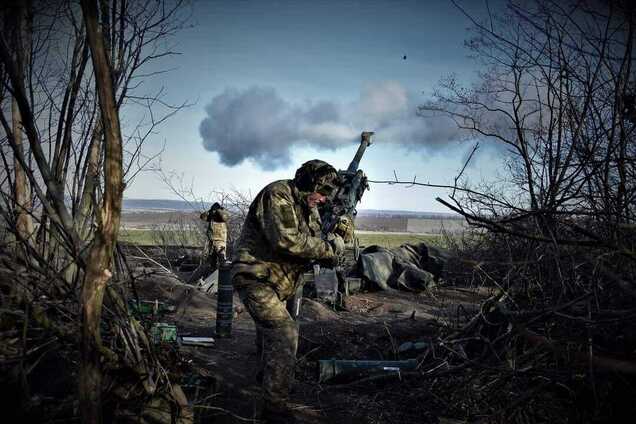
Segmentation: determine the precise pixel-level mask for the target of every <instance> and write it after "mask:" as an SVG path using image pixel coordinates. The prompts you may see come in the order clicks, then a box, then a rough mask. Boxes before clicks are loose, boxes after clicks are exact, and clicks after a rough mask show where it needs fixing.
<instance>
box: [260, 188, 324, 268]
mask: <svg viewBox="0 0 636 424" xmlns="http://www.w3.org/2000/svg"><path fill="white" fill-rule="evenodd" d="M263 202H264V205H263V206H264V214H263V223H262V224H263V230H264V232H265V234H266V236H267V239H268V240H269V241H270V242H271V244H272V246H273V247H274V249H276V250H277V251H278V252H280V253H284V254H287V255H290V256H294V257H297V258H304V259H332V258H333V257H334V252H333V249H332V247H331V245H330V244H329V242H327V241H325V240H323V239H321V238H320V237H313V236H312V235H311V234H309V233H307V232H303V231H301V230H300V229H299V219H301V218H300V217H297V216H296V212H295V210H296V208H295V207H294V200H293V198H291V196H290V195H289V194H288V193H285V192H283V191H274V192H272V193H270V195H269V196H266V197H265V198H264V199H263Z"/></svg>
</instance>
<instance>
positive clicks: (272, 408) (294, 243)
mask: <svg viewBox="0 0 636 424" xmlns="http://www.w3.org/2000/svg"><path fill="white" fill-rule="evenodd" d="M338 183H339V178H338V174H337V172H336V170H335V169H334V168H333V167H332V166H331V165H329V164H327V163H326V162H323V161H320V160H311V161H309V162H306V163H305V164H303V165H302V166H301V167H300V168H299V169H298V170H297V171H296V175H295V177H294V179H293V180H281V181H275V182H273V183H271V184H269V185H268V186H266V187H265V188H264V189H263V190H262V191H261V192H260V193H259V194H258V195H257V196H256V198H255V199H254V201H253V202H252V204H251V206H250V209H249V212H248V215H247V218H246V220H245V224H244V225H243V230H242V232H241V236H240V238H239V240H238V243H237V247H236V250H235V253H234V257H233V266H232V276H233V284H234V287H235V288H236V289H237V290H238V293H239V295H240V297H241V300H242V301H243V303H244V304H245V307H246V309H247V311H248V312H249V314H250V315H251V316H252V318H253V319H254V322H255V323H256V343H257V354H258V356H259V359H260V366H261V370H260V373H259V374H260V376H261V377H262V384H263V401H264V405H263V415H262V418H263V419H264V420H265V422H292V421H293V417H292V414H291V412H290V411H289V408H288V404H287V402H288V396H289V389H290V387H291V384H292V382H293V376H294V365H295V361H296V349H297V347H298V326H297V324H296V322H295V321H294V320H293V319H292V317H291V316H290V314H289V312H288V311H287V309H286V307H285V303H286V300H287V299H289V298H290V297H291V296H293V295H294V293H295V292H296V290H297V288H298V287H299V285H300V284H302V275H303V272H304V271H305V270H306V269H307V267H308V265H309V264H310V262H311V261H312V260H317V261H319V262H322V263H324V264H329V265H333V264H334V262H335V261H336V258H337V257H338V256H339V255H340V254H342V252H343V250H344V241H343V239H342V238H341V237H340V236H338V235H334V236H331V237H330V240H329V241H327V240H323V239H322V238H321V221H320V215H319V213H318V209H317V206H318V205H320V204H323V203H325V202H326V201H327V200H328V198H329V197H330V196H331V195H332V194H333V193H334V191H335V190H336V188H337V185H338Z"/></svg>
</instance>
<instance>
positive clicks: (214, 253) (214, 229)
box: [189, 202, 229, 283]
mask: <svg viewBox="0 0 636 424" xmlns="http://www.w3.org/2000/svg"><path fill="white" fill-rule="evenodd" d="M200 218H201V220H202V221H205V222H207V224H208V226H207V229H206V234H205V235H206V238H207V243H206V246H205V249H204V251H203V256H204V260H203V262H202V263H201V265H199V266H198V267H197V269H196V270H195V271H194V273H192V276H191V277H190V279H189V282H190V283H196V282H197V281H198V280H199V278H205V277H207V276H208V275H210V274H212V273H213V272H214V271H215V270H216V269H218V268H219V266H220V264H221V262H223V261H224V260H225V253H226V245H227V221H228V219H229V215H228V213H227V211H226V210H225V209H224V208H223V206H221V205H220V204H219V203H218V202H215V203H214V204H213V205H212V206H211V207H210V209H209V210H208V211H207V212H203V213H202V214H201V216H200Z"/></svg>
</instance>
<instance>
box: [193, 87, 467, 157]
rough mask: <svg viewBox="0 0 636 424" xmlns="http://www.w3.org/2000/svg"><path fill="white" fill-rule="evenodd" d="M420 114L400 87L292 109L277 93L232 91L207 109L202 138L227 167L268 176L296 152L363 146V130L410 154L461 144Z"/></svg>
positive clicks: (450, 128)
mask: <svg viewBox="0 0 636 424" xmlns="http://www.w3.org/2000/svg"><path fill="white" fill-rule="evenodd" d="M416 110H417V103H416V102H415V101H414V99H413V98H412V96H410V95H409V93H408V92H407V91H406V90H405V89H404V87H402V86H401V85H400V84H398V83H396V82H384V83H380V84H377V85H373V86H371V85H369V86H367V87H365V88H364V89H363V90H362V92H361V94H360V97H359V99H357V100H356V101H354V102H351V103H347V104H338V103H335V102H331V101H320V102H310V101H307V102H305V103H303V104H292V103H290V102H288V101H286V100H285V99H283V98H281V96H280V95H279V94H278V93H277V91H276V90H275V89H274V88H271V87H257V86H256V87H251V88H248V89H245V90H237V89H232V88H228V89H226V90H225V91H224V92H223V93H222V94H220V95H218V96H216V97H214V98H213V99H212V101H211V102H210V103H209V104H208V105H207V106H206V108H205V111H206V114H207V116H206V118H205V119H204V120H203V121H202V122H201V124H200V126H199V132H200V134H201V137H202V138H203V145H204V147H205V148H206V149H207V150H209V151H213V152H217V153H218V154H219V158H220V160H221V163H223V164H225V165H228V166H234V165H237V164H240V163H241V162H243V161H244V160H246V159H250V160H252V161H253V162H254V163H256V164H257V165H258V166H260V167H261V168H262V169H265V170H273V169H276V168H279V167H284V166H287V165H289V164H290V162H291V156H290V154H291V149H292V148H293V147H297V146H312V147H314V148H318V149H320V148H323V149H332V150H333V149H337V148H339V147H342V146H344V145H347V144H350V143H355V142H357V141H358V140H359V136H360V132H361V131H363V130H373V131H375V132H376V137H381V140H382V142H383V143H385V142H390V143H396V144H399V145H402V146H405V147H408V148H422V147H424V148H429V149H435V148H439V147H441V146H444V145H445V144H446V143H448V142H449V141H451V140H454V139H457V138H458V137H457V130H456V129H455V127H454V125H453V124H452V123H451V122H449V121H446V120H440V119H435V120H433V119H425V118H422V117H419V116H417V115H416Z"/></svg>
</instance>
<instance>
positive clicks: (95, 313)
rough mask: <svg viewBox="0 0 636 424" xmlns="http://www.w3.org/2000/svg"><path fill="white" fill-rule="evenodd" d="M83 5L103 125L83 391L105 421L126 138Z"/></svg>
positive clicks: (84, 303)
mask: <svg viewBox="0 0 636 424" xmlns="http://www.w3.org/2000/svg"><path fill="white" fill-rule="evenodd" d="M81 5H82V13H83V15H84V22H85V25H86V36H87V39H88V43H89V46H90V50H91V57H92V62H93V70H94V73H95V84H96V86H97V94H98V97H99V105H100V109H101V120H102V129H103V131H104V198H103V202H102V205H101V208H100V210H98V211H97V224H98V227H97V230H96V234H95V238H94V240H93V244H92V245H91V248H90V251H89V254H88V258H87V261H86V274H85V278H84V285H83V287H82V293H81V308H82V339H81V364H80V375H79V396H80V414H81V418H82V422H84V423H101V421H102V408H101V390H102V369H101V364H100V356H101V353H100V351H101V347H102V345H101V334H100V331H99V329H100V321H101V311H102V302H103V298H104V290H105V288H106V284H107V283H108V281H109V280H110V278H111V276H112V272H111V269H110V268H111V258H112V252H113V247H114V245H115V241H116V240H117V234H118V232H119V220H120V215H121V204H122V194H123V170H122V140H121V129H120V124H119V116H118V113H117V107H116V103H115V93H114V90H113V84H112V74H111V69H110V66H109V63H108V58H107V56H106V50H105V47H104V34H103V33H102V32H101V30H100V27H99V25H98V19H97V4H96V2H95V0H82V1H81Z"/></svg>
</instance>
